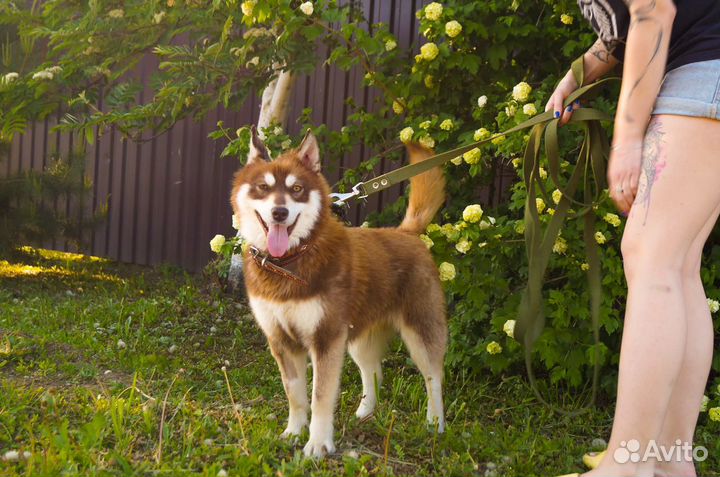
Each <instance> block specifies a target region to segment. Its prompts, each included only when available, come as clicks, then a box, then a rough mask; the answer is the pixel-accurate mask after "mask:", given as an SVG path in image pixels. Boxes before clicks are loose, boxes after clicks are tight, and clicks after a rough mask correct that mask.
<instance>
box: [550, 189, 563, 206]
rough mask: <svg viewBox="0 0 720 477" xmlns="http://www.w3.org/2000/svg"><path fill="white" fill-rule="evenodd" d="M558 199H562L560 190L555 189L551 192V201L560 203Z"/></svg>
mask: <svg viewBox="0 0 720 477" xmlns="http://www.w3.org/2000/svg"><path fill="white" fill-rule="evenodd" d="M560 199H562V192H560V189H555V190H554V191H553V192H552V201H553V202H555V203H556V204H559V203H560Z"/></svg>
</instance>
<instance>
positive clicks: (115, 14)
mask: <svg viewBox="0 0 720 477" xmlns="http://www.w3.org/2000/svg"><path fill="white" fill-rule="evenodd" d="M108 16H109V17H110V18H122V17H124V16H125V10H123V9H122V8H116V9H115V10H110V11H109V12H108Z"/></svg>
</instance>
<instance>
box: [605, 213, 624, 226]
mask: <svg viewBox="0 0 720 477" xmlns="http://www.w3.org/2000/svg"><path fill="white" fill-rule="evenodd" d="M603 220H604V221H605V222H607V223H608V224H610V225H612V226H613V227H619V226H620V223H621V222H620V217H618V216H617V214H611V213H610V212H608V213H607V214H605V217H603Z"/></svg>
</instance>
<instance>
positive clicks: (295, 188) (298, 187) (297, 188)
mask: <svg viewBox="0 0 720 477" xmlns="http://www.w3.org/2000/svg"><path fill="white" fill-rule="evenodd" d="M292 191H293V192H294V193H296V194H299V193H300V192H302V191H303V186H301V185H298V184H295V185H294V186H292Z"/></svg>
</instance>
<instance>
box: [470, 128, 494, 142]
mask: <svg viewBox="0 0 720 477" xmlns="http://www.w3.org/2000/svg"><path fill="white" fill-rule="evenodd" d="M489 137H490V131H488V130H487V129H485V128H480V129H478V130H476V131H475V132H474V133H473V139H474V140H475V141H482V140H483V139H487V138H489Z"/></svg>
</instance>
